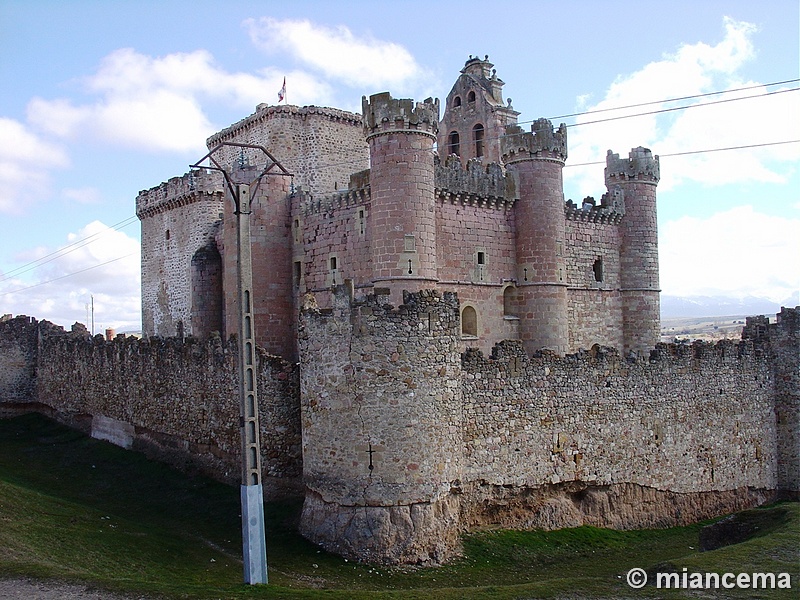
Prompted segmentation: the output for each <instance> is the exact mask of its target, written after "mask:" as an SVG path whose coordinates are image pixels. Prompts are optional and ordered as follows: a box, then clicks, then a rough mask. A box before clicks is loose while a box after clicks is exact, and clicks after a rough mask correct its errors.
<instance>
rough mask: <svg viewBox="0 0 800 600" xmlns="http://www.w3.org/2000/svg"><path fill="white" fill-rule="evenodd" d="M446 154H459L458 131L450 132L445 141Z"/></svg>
mask: <svg viewBox="0 0 800 600" xmlns="http://www.w3.org/2000/svg"><path fill="white" fill-rule="evenodd" d="M447 154H456V155H458V156H461V144H460V141H459V138H458V132H457V131H453V132H452V133H450V135H449V137H448V141H447Z"/></svg>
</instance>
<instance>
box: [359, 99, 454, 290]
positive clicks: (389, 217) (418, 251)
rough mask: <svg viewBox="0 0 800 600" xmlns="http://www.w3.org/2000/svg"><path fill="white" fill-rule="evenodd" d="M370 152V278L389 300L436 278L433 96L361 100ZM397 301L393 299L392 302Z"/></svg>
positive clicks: (436, 112) (436, 113)
mask: <svg viewBox="0 0 800 600" xmlns="http://www.w3.org/2000/svg"><path fill="white" fill-rule="evenodd" d="M362 105H363V118H364V133H365V135H366V138H367V143H368V144H369V153H370V187H371V198H372V201H371V209H370V211H371V223H372V227H373V230H372V232H371V236H370V239H371V242H370V246H371V248H370V249H371V254H372V257H371V258H372V268H373V278H372V280H373V282H374V283H375V284H377V285H379V286H381V287H388V288H389V289H390V290H391V292H392V296H393V300H395V301H397V300H399V299H400V293H401V292H402V290H403V289H419V288H421V287H429V286H430V285H431V284H435V282H437V281H438V278H437V268H436V222H435V215H436V213H435V200H434V165H433V144H434V142H436V132H437V131H438V121H439V100H433V99H431V98H428V99H427V100H425V101H424V102H418V103H416V105H415V104H414V101H413V100H411V99H394V98H392V97H391V95H390V94H389V93H388V92H385V93H382V94H375V95H372V96H370V98H369V101H368V100H367V98H366V96H365V97H364V98H363V100H362ZM396 303H398V304H399V302H396Z"/></svg>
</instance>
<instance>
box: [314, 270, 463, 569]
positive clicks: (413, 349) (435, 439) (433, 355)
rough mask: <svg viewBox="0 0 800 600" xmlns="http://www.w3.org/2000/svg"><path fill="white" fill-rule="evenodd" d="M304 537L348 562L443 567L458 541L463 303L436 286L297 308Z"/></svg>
mask: <svg viewBox="0 0 800 600" xmlns="http://www.w3.org/2000/svg"><path fill="white" fill-rule="evenodd" d="M300 321H301V327H300V330H301V332H302V333H301V335H300V389H301V406H300V410H301V419H302V431H303V481H304V482H305V484H306V495H305V503H304V505H303V513H302V517H301V521H300V532H301V533H302V534H303V535H304V536H306V537H307V538H308V539H310V540H312V541H313V542H315V543H317V544H320V545H322V546H323V547H324V548H325V549H327V550H329V551H331V552H336V553H338V554H341V555H343V556H345V557H347V558H351V559H356V560H364V561H371V562H380V563H386V564H396V563H421V562H443V561H445V560H447V559H448V558H450V557H452V556H453V555H454V553H456V552H457V550H458V547H459V532H460V527H459V519H460V516H459V515H460V499H461V495H460V491H461V490H460V488H459V486H460V481H461V478H462V477H463V472H462V460H463V433H462V428H463V421H464V419H463V405H464V400H463V396H462V389H461V386H460V385H459V384H458V383H457V382H458V380H459V378H460V377H461V355H460V352H459V349H458V341H459V318H458V299H457V298H456V296H455V294H453V293H449V292H445V293H440V292H438V291H437V290H422V291H420V292H414V293H405V294H403V305H402V306H401V307H399V309H394V308H392V307H391V306H390V305H389V304H387V303H386V302H385V297H383V296H379V295H371V296H368V297H367V298H365V299H364V300H363V301H353V299H352V287H350V288H349V289H348V286H337V288H335V292H334V299H333V309H332V311H320V310H318V309H316V307H315V306H314V303H313V302H307V306H306V307H304V309H303V310H302V311H301V313H300Z"/></svg>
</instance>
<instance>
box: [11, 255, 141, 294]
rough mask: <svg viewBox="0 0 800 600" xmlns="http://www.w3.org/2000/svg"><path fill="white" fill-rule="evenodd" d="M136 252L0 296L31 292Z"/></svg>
mask: <svg viewBox="0 0 800 600" xmlns="http://www.w3.org/2000/svg"><path fill="white" fill-rule="evenodd" d="M135 254H136V252H131V253H130V254H126V255H125V256H120V257H118V258H112V259H111V260H107V261H105V262H102V263H100V264H97V265H92V266H91V267H86V268H85V269H80V270H79V271H73V272H72V273H67V274H66V275H61V276H60V277H55V278H53V279H48V280H47V281H42V282H41V283H36V284H34V285H29V286H28V287H24V288H20V289H18V290H11V291H10V292H3V293H2V294H0V296H8V295H10V294H17V293H19V292H24V291H27V290H32V289H33V288H37V287H41V286H43V285H47V284H48V283H53V282H54V281H59V280H61V279H66V278H67V277H72V276H73V275H78V274H80V273H85V272H86V271H91V270H92V269H97V268H98V267H102V266H105V265H108V264H111V263H113V262H117V261H118V260H122V259H123V258H129V257H131V256H134V255H135Z"/></svg>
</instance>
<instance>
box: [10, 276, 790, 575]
mask: <svg viewBox="0 0 800 600" xmlns="http://www.w3.org/2000/svg"><path fill="white" fill-rule="evenodd" d="M376 291H377V292H379V293H378V294H377V295H373V296H370V297H366V298H362V299H360V300H355V301H353V300H351V298H352V294H353V290H352V288H348V287H347V286H339V288H338V289H337V294H336V295H334V298H333V302H332V307H331V308H330V309H328V310H319V309H317V308H316V307H315V306H314V302H313V298H311V297H308V298H307V299H306V305H305V308H304V310H303V313H302V318H301V326H300V331H299V338H300V344H301V353H300V358H301V364H300V368H299V369H298V368H297V367H296V366H294V365H292V364H290V363H287V362H285V361H283V360H281V359H279V358H276V357H272V356H268V355H266V354H264V353H263V352H262V353H260V371H259V378H260V380H259V389H260V390H263V394H262V398H263V401H262V406H261V411H262V412H261V424H262V428H263V429H262V439H263V440H264V448H263V452H264V469H265V473H264V474H265V477H266V479H265V481H267V482H268V483H269V485H267V486H265V487H266V488H267V489H269V490H273V491H274V492H275V494H278V493H281V494H287V493H292V492H295V493H296V492H297V491H298V489H299V477H300V473H301V470H302V472H303V475H304V479H305V483H306V503H305V508H304V513H303V519H302V523H301V530H302V531H303V533H304V534H305V535H306V536H307V537H309V538H310V539H312V540H314V541H315V542H317V543H320V544H322V545H324V546H325V547H326V548H328V549H330V550H332V551H335V552H339V553H342V554H344V555H346V556H352V557H354V558H357V559H361V560H377V561H381V562H388V563H396V562H430V561H433V562H439V561H442V560H446V559H447V558H448V557H449V556H452V555H453V554H454V553H456V552H458V533H459V532H460V531H462V530H464V529H467V528H469V527H472V526H476V525H486V524H493V525H503V526H506V527H545V528H557V527H567V526H578V525H581V524H592V525H596V526H607V527H616V528H634V527H663V526H670V525H675V524H685V523H689V522H693V521H697V520H700V519H704V518H709V517H712V516H716V515H720V514H725V513H727V512H732V511H735V510H739V509H742V508H745V507H748V506H753V505H757V504H760V503H763V502H765V501H768V500H770V499H773V498H775V497H776V494H783V495H788V496H792V495H794V496H796V495H797V494H798V491H800V489H799V488H800V476H799V475H800V462H799V461H798V454H797V445H798V439H800V426H798V416H797V415H798V397H800V394H798V378H797V373H798V362H800V335H799V333H798V332H800V326H799V323H800V320H799V319H798V315H799V314H800V310H799V309H791V310H786V309H784V310H783V311H782V312H781V314H780V315H779V321H778V322H777V323H775V324H768V322H767V320H766V319H763V318H762V320H763V323H762V322H761V321H756V320H749V321H748V327H746V329H745V334H744V336H745V338H746V339H745V340H744V341H742V342H740V343H732V342H729V341H725V342H720V343H718V344H716V345H709V344H702V343H697V344H693V345H691V346H689V345H659V346H658V347H657V348H656V349H654V350H653V351H652V352H651V355H650V357H649V359H643V358H639V359H638V360H633V359H630V358H623V357H622V356H620V354H619V353H618V352H617V351H615V350H613V349H609V348H603V347H600V346H595V347H594V348H592V349H591V350H589V351H584V352H580V353H577V354H572V355H567V356H563V357H561V356H557V355H555V354H553V353H550V352H541V353H536V354H534V355H530V356H529V355H528V354H526V353H525V352H524V350H523V347H522V344H521V343H520V342H518V341H507V342H503V343H501V344H499V345H497V346H496V347H495V348H494V351H493V354H492V356H491V357H488V358H487V357H485V356H483V354H482V353H480V352H479V351H476V350H471V351H468V352H466V353H464V354H460V352H459V349H460V345H461V343H462V342H463V340H461V336H460V332H459V304H458V300H457V299H456V297H455V295H453V294H448V293H442V292H438V291H433V290H432V291H423V292H419V293H415V294H406V295H405V298H404V299H405V304H404V305H403V306H400V307H398V308H392V307H391V306H389V305H388V303H387V301H386V299H387V296H385V295H382V293H381V290H376ZM0 348H2V350H3V352H2V353H0V414H3V415H7V414H11V413H13V412H14V411H19V410H39V411H42V412H46V413H49V414H52V415H54V416H56V417H57V418H59V419H61V420H62V421H64V422H67V423H70V424H73V425H76V426H79V427H82V428H84V429H86V430H87V431H91V432H92V433H93V435H95V436H96V437H100V438H102V439H109V440H112V441H114V442H115V443H118V444H121V445H124V446H127V447H132V448H134V449H140V450H144V451H146V452H148V453H150V454H151V455H155V456H158V457H160V458H162V459H167V460H169V461H170V462H173V463H175V464H179V465H182V466H189V465H192V466H193V468H197V467H200V468H201V469H203V470H204V471H206V472H208V473H211V474H212V475H214V476H216V477H218V478H220V479H223V480H227V481H231V482H233V481H236V480H238V472H239V470H238V452H239V429H238V406H237V405H236V400H235V398H236V395H235V385H236V368H235V360H234V358H235V350H234V349H233V348H232V347H230V346H226V345H224V344H223V343H222V341H221V339H220V338H219V337H217V336H211V338H210V339H209V340H208V341H207V342H200V341H197V340H194V339H191V338H188V339H185V340H181V339H160V338H152V339H149V340H142V341H139V340H135V339H133V338H125V337H124V336H118V337H117V338H116V339H115V340H114V341H111V342H107V341H104V340H102V338H100V337H99V336H97V337H96V338H94V339H89V338H88V336H86V335H85V334H81V333H73V334H68V333H65V332H63V330H61V329H60V328H56V327H55V326H52V325H50V324H48V323H46V322H43V323H38V322H36V321H35V320H32V319H29V318H27V317H18V318H16V319H11V320H7V321H4V322H2V323H0ZM301 396H302V403H301V401H300V400H299V399H300V397H301ZM301 424H302V451H301ZM370 467H372V468H370Z"/></svg>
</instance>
